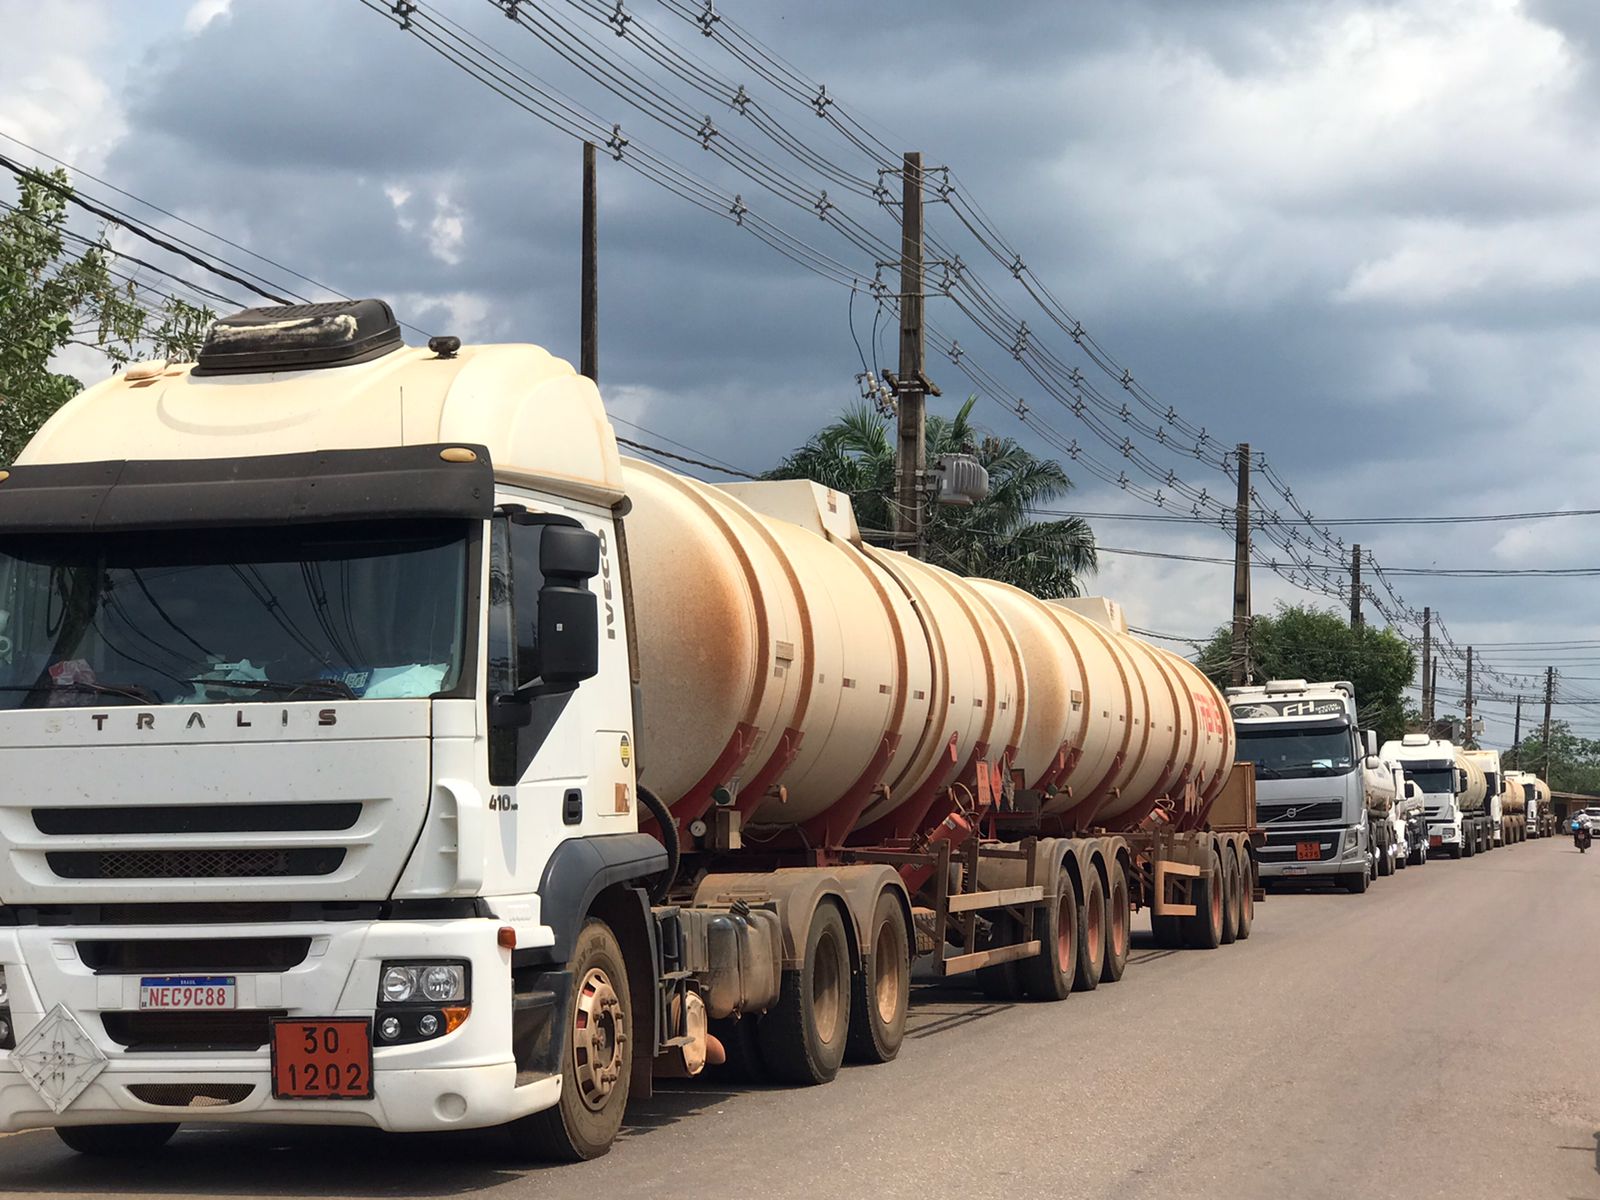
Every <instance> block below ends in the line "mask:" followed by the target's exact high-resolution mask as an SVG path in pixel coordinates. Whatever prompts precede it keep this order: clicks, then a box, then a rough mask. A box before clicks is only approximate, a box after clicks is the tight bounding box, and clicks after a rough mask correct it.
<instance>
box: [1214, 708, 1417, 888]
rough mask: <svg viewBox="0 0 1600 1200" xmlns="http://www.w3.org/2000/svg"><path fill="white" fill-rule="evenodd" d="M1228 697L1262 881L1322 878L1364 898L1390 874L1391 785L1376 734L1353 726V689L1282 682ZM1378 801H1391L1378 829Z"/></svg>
mask: <svg viewBox="0 0 1600 1200" xmlns="http://www.w3.org/2000/svg"><path fill="white" fill-rule="evenodd" d="M1227 697H1228V705H1229V707H1230V709H1231V710H1232V713H1233V721H1234V727H1235V729H1236V730H1237V731H1238V736H1239V751H1238V754H1239V761H1240V762H1249V763H1254V764H1255V769H1256V814H1257V820H1259V821H1260V822H1261V825H1262V827H1263V828H1264V829H1265V830H1266V844H1265V845H1264V846H1263V847H1262V848H1261V850H1260V862H1261V876H1262V878H1263V879H1286V878H1295V877H1318V876H1321V877H1327V878H1331V879H1334V880H1336V881H1337V882H1338V883H1340V884H1342V885H1343V886H1344V887H1345V888H1347V889H1348V890H1350V891H1352V892H1364V891H1366V890H1367V884H1368V882H1369V881H1370V880H1371V879H1373V878H1375V877H1376V876H1377V875H1378V873H1379V872H1380V871H1381V872H1382V873H1383V874H1385V875H1386V874H1388V873H1389V867H1388V866H1387V864H1388V863H1389V862H1390V859H1389V853H1388V843H1389V839H1390V837H1391V836H1392V829H1391V826H1390V823H1389V821H1388V818H1387V812H1388V810H1389V807H1390V806H1391V805H1392V803H1393V800H1394V786H1393V777H1392V775H1391V774H1390V773H1389V772H1388V771H1387V770H1386V769H1385V768H1384V767H1383V765H1382V764H1381V763H1380V762H1379V761H1378V759H1377V758H1375V757H1373V755H1374V754H1375V753H1376V749H1377V745H1376V737H1375V735H1374V734H1373V733H1372V732H1371V731H1370V730H1367V731H1363V730H1361V729H1360V728H1358V726H1357V717H1356V696H1355V688H1354V687H1353V686H1352V685H1351V684H1349V683H1346V682H1328V683H1308V682H1307V681H1306V680H1304V679H1280V680H1273V681H1271V682H1269V683H1267V684H1265V685H1264V686H1260V687H1235V688H1228V689H1227ZM1380 796H1387V798H1388V801H1389V802H1388V803H1386V804H1381V805H1380V807H1381V808H1382V810H1383V813H1384V814H1385V815H1383V816H1381V817H1379V818H1377V819H1376V820H1375V819H1374V817H1373V815H1372V813H1371V811H1370V802H1371V801H1373V800H1375V799H1377V798H1378V797H1380ZM1380 864H1383V865H1380Z"/></svg>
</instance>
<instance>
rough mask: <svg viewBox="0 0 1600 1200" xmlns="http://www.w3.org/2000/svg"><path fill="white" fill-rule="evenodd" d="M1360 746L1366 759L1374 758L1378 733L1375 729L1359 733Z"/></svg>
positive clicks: (1376, 752) (1376, 751) (1376, 750)
mask: <svg viewBox="0 0 1600 1200" xmlns="http://www.w3.org/2000/svg"><path fill="white" fill-rule="evenodd" d="M1361 745H1362V748H1363V749H1364V750H1365V751H1366V754H1367V757H1368V758H1376V757H1377V754H1378V731H1377V730H1376V729H1363V730H1362V731H1361Z"/></svg>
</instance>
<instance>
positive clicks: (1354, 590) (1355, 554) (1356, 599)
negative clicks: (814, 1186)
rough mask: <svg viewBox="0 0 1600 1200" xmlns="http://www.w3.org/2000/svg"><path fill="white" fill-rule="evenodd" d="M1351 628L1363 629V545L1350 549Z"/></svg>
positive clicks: (1356, 545) (1359, 544)
mask: <svg viewBox="0 0 1600 1200" xmlns="http://www.w3.org/2000/svg"><path fill="white" fill-rule="evenodd" d="M1350 628H1351V629H1360V628H1361V543H1360V542H1357V543H1356V544H1355V545H1354V546H1352V547H1351V548H1350Z"/></svg>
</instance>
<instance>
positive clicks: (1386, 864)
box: [1378, 829, 1394, 877]
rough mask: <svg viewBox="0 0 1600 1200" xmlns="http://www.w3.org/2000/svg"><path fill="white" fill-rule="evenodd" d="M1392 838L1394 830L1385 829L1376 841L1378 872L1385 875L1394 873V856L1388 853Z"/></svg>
mask: <svg viewBox="0 0 1600 1200" xmlns="http://www.w3.org/2000/svg"><path fill="white" fill-rule="evenodd" d="M1393 840H1394V831H1393V830H1390V829H1385V830H1384V833H1383V837H1382V839H1381V840H1380V841H1379V843H1378V874H1379V875H1382V876H1385V877H1387V876H1389V875H1393V874H1394V856H1393V855H1392V854H1390V853H1389V846H1390V844H1391V843H1392V842H1393Z"/></svg>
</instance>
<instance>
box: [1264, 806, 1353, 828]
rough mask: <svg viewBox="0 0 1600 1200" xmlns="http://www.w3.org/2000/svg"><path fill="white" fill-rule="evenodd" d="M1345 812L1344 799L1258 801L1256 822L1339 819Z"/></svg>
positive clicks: (1265, 823)
mask: <svg viewBox="0 0 1600 1200" xmlns="http://www.w3.org/2000/svg"><path fill="white" fill-rule="evenodd" d="M1343 814H1344V801H1342V800H1301V801H1298V802H1291V801H1270V802H1264V801H1260V800H1258V801H1256V822H1257V823H1258V824H1261V825H1267V824H1270V823H1272V822H1274V821H1337V820H1338V819H1339V818H1340V817H1341V816H1342V815H1343Z"/></svg>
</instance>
